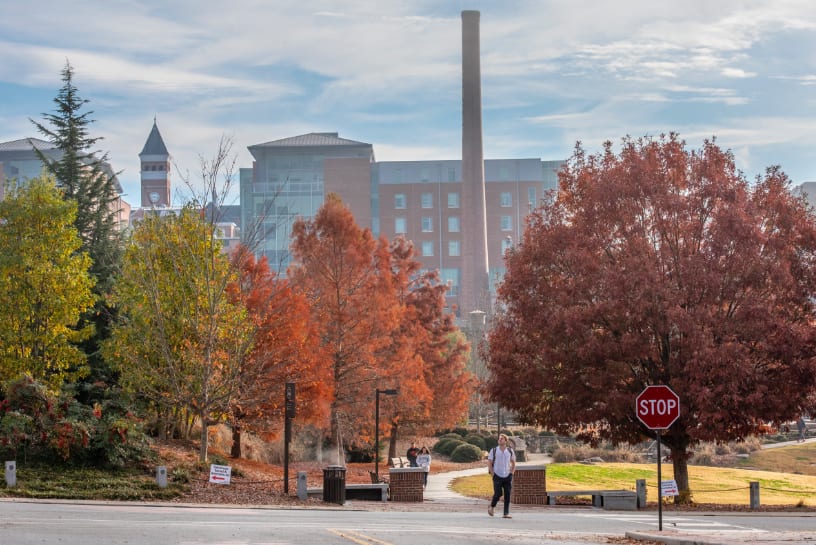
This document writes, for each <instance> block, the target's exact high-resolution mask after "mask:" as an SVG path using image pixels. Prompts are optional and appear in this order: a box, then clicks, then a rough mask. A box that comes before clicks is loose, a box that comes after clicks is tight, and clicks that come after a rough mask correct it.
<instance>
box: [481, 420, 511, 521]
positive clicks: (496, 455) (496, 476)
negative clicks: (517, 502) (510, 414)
mask: <svg viewBox="0 0 816 545" xmlns="http://www.w3.org/2000/svg"><path fill="white" fill-rule="evenodd" d="M515 470H516V453H515V452H513V449H512V448H510V447H509V446H507V436H506V435H505V434H503V433H502V434H501V435H499V446H498V447H494V448H492V449H490V453H489V454H488V455H487V471H488V472H489V473H490V475H491V476H492V477H493V499H492V500H490V507H488V508H487V514H488V515H490V516H491V517H492V516H493V509H494V508H495V507H496V504H497V503H499V498H500V497H502V495H503V496H504V518H506V519H509V518H513V517H511V516H510V490H511V488H512V485H513V472H514V471H515Z"/></svg>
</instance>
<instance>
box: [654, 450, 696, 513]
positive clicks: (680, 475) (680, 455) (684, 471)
mask: <svg viewBox="0 0 816 545" xmlns="http://www.w3.org/2000/svg"><path fill="white" fill-rule="evenodd" d="M671 458H672V467H673V468H674V480H675V482H677V490H678V492H680V495H679V496H675V497H674V503H676V504H681V503H682V504H687V503H691V490H690V489H689V476H688V453H687V452H686V449H677V448H674V447H671ZM658 486H660V483H658Z"/></svg>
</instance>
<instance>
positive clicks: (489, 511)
mask: <svg viewBox="0 0 816 545" xmlns="http://www.w3.org/2000/svg"><path fill="white" fill-rule="evenodd" d="M487 514H488V515H490V516H491V517H492V516H493V506H492V505H488V506H487Z"/></svg>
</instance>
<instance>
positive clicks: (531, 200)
mask: <svg viewBox="0 0 816 545" xmlns="http://www.w3.org/2000/svg"><path fill="white" fill-rule="evenodd" d="M527 204H528V205H529V206H530V210H531V211H532V210H533V208H535V207H536V188H535V187H528V188H527Z"/></svg>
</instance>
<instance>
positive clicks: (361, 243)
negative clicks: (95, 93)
mask: <svg viewBox="0 0 816 545" xmlns="http://www.w3.org/2000/svg"><path fill="white" fill-rule="evenodd" d="M291 252H292V256H293V258H294V261H293V264H292V266H291V267H290V269H289V271H288V275H289V278H291V280H292V282H293V284H294V286H296V288H297V289H298V290H299V291H300V292H301V293H302V294H303V295H304V296H305V297H306V299H307V301H308V304H309V307H310V310H311V316H312V321H313V323H314V325H315V326H316V327H317V330H318V337H317V338H318V343H319V346H320V348H321V349H322V350H324V351H325V354H326V355H325V357H326V358H327V359H328V365H329V366H330V368H331V382H332V386H333V391H334V395H333V397H332V399H331V404H330V418H331V434H330V435H331V437H332V438H333V440H334V441H335V444H336V446H337V452H338V460H337V461H338V462H341V461H343V460H344V455H343V451H344V442H346V441H349V442H350V444H351V445H352V446H358V445H364V444H368V443H369V442H370V441H368V439H369V438H368V433H367V430H371V429H372V427H371V421H372V415H373V414H374V392H375V389H376V388H381V389H382V388H392V387H394V381H395V377H396V376H397V375H398V374H399V372H400V369H399V368H397V366H396V365H395V362H394V359H393V358H392V357H384V356H385V355H387V351H388V350H389V349H390V347H391V343H392V341H391V336H392V335H393V334H394V333H395V332H396V331H397V329H398V327H399V325H400V322H401V312H402V308H401V306H400V305H399V302H398V301H397V300H396V298H395V296H394V291H393V289H392V287H391V279H390V262H389V252H388V247H387V243H386V242H385V241H384V240H377V239H375V238H374V237H373V235H372V234H371V231H370V230H369V229H361V228H360V227H358V226H357V225H356V223H355V221H354V217H353V215H352V214H351V212H350V211H349V210H348V208H347V207H346V206H345V205H344V204H343V202H342V201H341V200H340V198H339V197H338V196H337V195H334V194H329V195H327V196H326V200H325V202H324V204H323V206H322V207H321V208H320V209H319V210H318V212H317V214H316V215H315V217H314V218H313V219H311V220H305V219H300V220H298V221H296V222H295V224H294V225H293V228H292V245H291Z"/></svg>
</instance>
